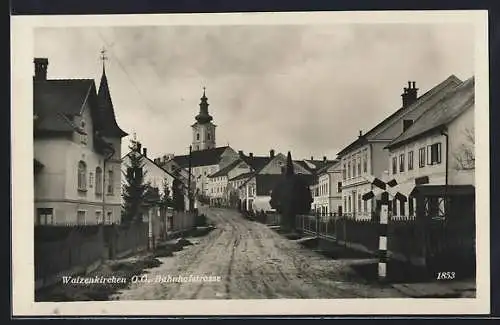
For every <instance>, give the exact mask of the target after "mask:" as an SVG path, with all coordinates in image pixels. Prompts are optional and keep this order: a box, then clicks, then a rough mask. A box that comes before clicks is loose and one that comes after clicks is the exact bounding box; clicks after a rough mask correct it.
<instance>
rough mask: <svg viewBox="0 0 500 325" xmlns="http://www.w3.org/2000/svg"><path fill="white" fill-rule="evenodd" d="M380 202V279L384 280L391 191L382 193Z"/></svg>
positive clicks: (385, 275)
mask: <svg viewBox="0 0 500 325" xmlns="http://www.w3.org/2000/svg"><path fill="white" fill-rule="evenodd" d="M380 203H381V205H380V221H379V223H380V230H379V263H378V278H379V280H381V281H384V280H385V279H386V277H387V225H388V219H389V193H387V192H383V193H382V200H381V202H380Z"/></svg>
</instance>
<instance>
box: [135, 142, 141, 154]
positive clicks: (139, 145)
mask: <svg viewBox="0 0 500 325" xmlns="http://www.w3.org/2000/svg"><path fill="white" fill-rule="evenodd" d="M135 149H136V150H137V152H138V153H141V149H142V144H141V143H140V142H137V144H136V147H135Z"/></svg>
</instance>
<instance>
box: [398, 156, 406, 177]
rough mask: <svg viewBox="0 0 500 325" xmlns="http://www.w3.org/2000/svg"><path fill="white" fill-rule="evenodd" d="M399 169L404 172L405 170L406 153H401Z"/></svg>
mask: <svg viewBox="0 0 500 325" xmlns="http://www.w3.org/2000/svg"><path fill="white" fill-rule="evenodd" d="M399 171H400V172H401V173H402V172H404V171H405V154H404V153H403V154H400V155H399Z"/></svg>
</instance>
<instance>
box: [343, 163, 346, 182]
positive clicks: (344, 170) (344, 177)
mask: <svg viewBox="0 0 500 325" xmlns="http://www.w3.org/2000/svg"><path fill="white" fill-rule="evenodd" d="M346 178H347V175H346V169H345V164H343V165H342V180H344V181H345V180H346Z"/></svg>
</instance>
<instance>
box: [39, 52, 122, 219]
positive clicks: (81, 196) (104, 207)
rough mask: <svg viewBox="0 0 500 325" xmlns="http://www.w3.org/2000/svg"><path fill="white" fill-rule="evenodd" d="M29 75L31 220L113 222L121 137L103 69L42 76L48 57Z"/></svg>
mask: <svg viewBox="0 0 500 325" xmlns="http://www.w3.org/2000/svg"><path fill="white" fill-rule="evenodd" d="M34 63H35V75H34V77H33V90H34V93H33V110H34V158H35V162H34V181H35V224H46V225H56V226H59V225H77V224H78V225H91V224H97V223H108V224H109V223H119V222H120V217H121V213H120V211H121V188H120V186H121V141H122V138H123V137H124V136H126V135H127V133H126V132H124V131H123V130H122V129H121V128H120V127H119V126H118V124H117V123H116V120H115V113H114V107H113V103H112V101H111V95H110V91H109V86H108V80H107V77H106V72H105V70H104V67H103V72H102V77H101V82H100V85H99V90H98V91H97V90H96V86H95V82H94V80H93V79H47V68H48V63H49V62H48V59H46V58H35V60H34Z"/></svg>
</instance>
